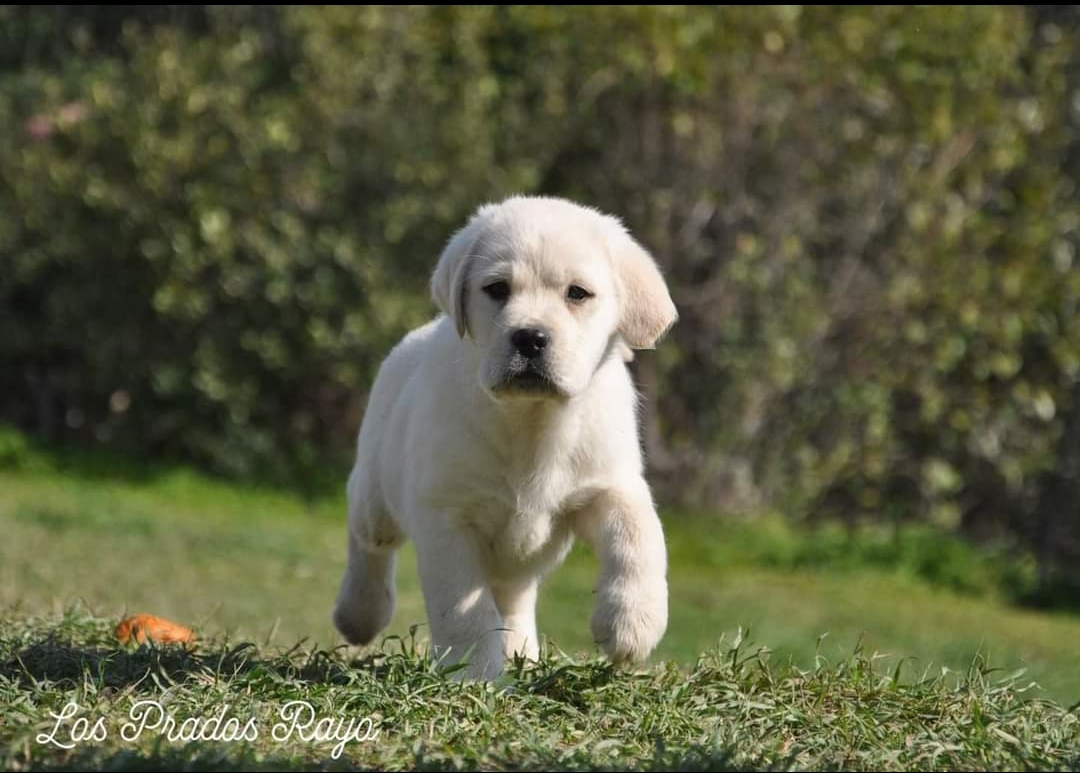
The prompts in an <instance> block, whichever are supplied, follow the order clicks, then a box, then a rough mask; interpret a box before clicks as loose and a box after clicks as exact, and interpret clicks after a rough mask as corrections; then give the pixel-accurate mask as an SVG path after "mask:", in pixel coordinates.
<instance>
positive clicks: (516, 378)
mask: <svg viewBox="0 0 1080 773" xmlns="http://www.w3.org/2000/svg"><path fill="white" fill-rule="evenodd" d="M492 391H493V392H495V393H496V394H498V395H507V396H510V395H533V396H536V397H561V396H563V395H564V390H563V389H562V388H561V387H560V386H559V385H558V384H557V383H556V382H555V380H554V379H552V378H551V376H550V375H548V372H547V369H546V368H545V367H544V366H543V365H542V364H540V363H539V362H537V361H536V360H526V359H525V358H523V357H520V356H517V355H515V356H514V357H512V358H511V360H510V362H509V363H508V365H507V368H506V371H505V372H504V374H503V378H502V380H501V381H500V382H499V383H498V384H496V385H495V387H494V388H493V389H492Z"/></svg>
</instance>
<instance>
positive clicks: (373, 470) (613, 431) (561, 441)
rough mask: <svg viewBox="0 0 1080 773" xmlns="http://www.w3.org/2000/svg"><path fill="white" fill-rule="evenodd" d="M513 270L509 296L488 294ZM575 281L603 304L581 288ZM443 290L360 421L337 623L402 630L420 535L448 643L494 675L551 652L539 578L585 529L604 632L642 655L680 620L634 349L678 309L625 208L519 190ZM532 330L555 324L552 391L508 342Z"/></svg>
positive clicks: (356, 629) (445, 272)
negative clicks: (629, 228) (541, 646)
mask: <svg viewBox="0 0 1080 773" xmlns="http://www.w3.org/2000/svg"><path fill="white" fill-rule="evenodd" d="M500 280H501V281H506V282H508V283H509V284H510V286H511V294H510V297H509V298H508V299H507V300H506V301H505V302H503V303H499V302H496V301H495V300H493V299H492V298H490V297H488V296H487V294H486V293H485V292H484V291H483V290H482V288H483V287H485V286H487V285H490V284H491V282H493V281H500ZM571 284H578V285H580V286H582V287H585V288H586V289H588V290H589V291H591V292H592V293H594V297H591V298H589V299H587V300H586V301H583V302H573V301H571V300H569V299H568V298H567V288H568V287H569V286H570V285H571ZM432 294H433V296H434V298H435V300H436V302H437V303H438V305H439V306H440V308H441V309H442V310H443V312H444V316H440V317H439V318H437V319H435V320H434V321H432V322H430V323H428V324H427V325H425V326H424V327H422V328H419V329H417V330H414V331H413V332H411V333H410V334H409V335H407V336H406V337H405V338H404V340H402V341H401V343H399V344H398V346H397V347H395V349H394V350H393V351H392V352H391V353H390V355H389V356H388V357H387V358H386V360H385V362H384V363H383V365H382V367H381V369H380V371H379V374H378V376H377V378H376V380H375V384H374V387H373V389H372V392H371V396H370V400H369V403H368V408H367V411H366V413H365V416H364V421H363V426H362V427H361V429H360V435H359V439H358V443H357V456H356V464H355V466H354V468H353V470H352V473H351V475H350V477H349V483H348V500H349V550H348V568H347V570H346V572H345V576H344V578H343V580H342V585H341V591H340V593H339V596H338V599H337V606H336V609H335V612H334V621H335V624H336V625H337V627H338V629H339V630H340V631H341V632H342V634H343V635H344V636H345V638H346V639H347V640H348V641H349V642H351V643H354V644H363V643H367V642H370V641H371V640H372V639H373V638H374V637H375V636H376V634H378V633H379V631H381V630H382V629H383V628H384V627H385V626H386V625H387V624H388V623H389V621H390V617H391V615H392V613H393V607H394V554H395V551H396V550H397V548H399V547H400V546H401V544H402V543H403V541H404V540H405V539H406V538H409V539H411V540H413V542H414V543H415V546H416V550H417V557H418V563H419V570H420V579H421V585H422V587H423V592H424V597H425V602H426V605H427V612H428V621H429V624H430V627H431V637H432V644H433V645H434V648H435V654H436V655H437V656H439V657H443V658H448V659H450V660H452V661H453V660H459V659H461V658H467V659H468V662H469V666H468V669H467V671H466V674H467V675H468V676H474V677H491V676H494V675H497V674H498V673H500V672H501V670H502V668H503V665H504V662H505V659H506V658H507V657H511V656H513V655H514V654H522V655H525V656H526V657H529V658H535V657H537V655H538V639H537V632H536V622H535V604H536V593H537V586H538V584H539V582H540V580H541V578H542V577H543V576H544V574H545V573H546V572H548V571H549V570H550V569H552V568H553V567H554V566H556V565H557V564H558V563H559V562H561V561H562V559H563V558H564V557H565V555H566V553H567V551H568V550H569V548H570V545H571V543H572V541H573V539H574V537H575V536H578V537H581V538H582V539H584V540H586V541H587V542H588V543H589V544H590V545H591V546H592V547H593V549H594V550H595V551H596V553H597V555H598V557H599V559H600V563H601V571H600V577H599V582H598V585H597V597H596V608H595V611H594V613H593V616H592V632H593V636H594V638H595V640H596V641H597V642H598V643H599V644H600V645H601V646H602V647H603V649H604V651H605V652H606V653H607V654H608V655H609V657H611V659H612V660H613V661H615V662H619V663H622V662H635V661H639V660H642V659H643V658H645V657H647V656H648V655H649V653H650V652H651V651H652V650H653V648H654V647H655V646H656V644H657V642H658V641H659V640H660V638H661V636H662V635H663V633H664V630H665V627H666V625H667V579H666V572H667V559H666V550H665V546H664V535H663V531H662V529H661V526H660V520H659V519H658V517H657V515H656V510H655V507H654V505H653V501H652V497H651V494H650V491H649V488H648V485H647V484H646V482H645V479H644V477H643V465H642V458H641V451H640V446H639V441H638V427H637V416H636V406H637V395H636V393H635V391H634V387H633V384H632V382H631V379H630V375H629V373H628V370H627V367H626V364H625V360H626V359H627V358H628V357H627V356H626V355H627V354H628V351H629V348H628V345H632V346H634V347H636V348H642V347H647V346H652V345H654V344H655V342H656V340H657V339H658V338H659V337H660V336H661V335H662V334H663V333H664V332H665V331H666V330H667V328H668V327H670V325H671V324H673V323H674V321H675V319H676V311H675V307H674V304H672V302H671V298H670V296H669V295H668V291H667V288H666V287H665V285H664V282H663V279H662V277H661V275H660V273H659V271H658V270H657V269H656V266H655V264H654V263H653V260H652V258H651V257H650V256H649V255H648V254H647V253H646V252H645V251H644V250H643V249H642V248H641V247H640V246H639V245H638V244H637V243H636V242H635V241H634V240H633V239H631V238H630V236H629V235H628V234H627V233H626V231H625V230H624V229H623V227H622V226H621V225H620V224H619V223H618V221H616V220H614V219H613V218H611V217H608V216H606V215H602V214H600V213H598V212H596V211H594V210H591V209H587V208H584V207H581V206H578V205H576V204H572V203H570V202H567V201H563V200H560V199H547V198H526V197H515V198H512V199H508V200H506V201H504V202H503V203H501V204H497V205H488V206H485V207H481V208H480V209H479V210H478V211H477V213H476V214H475V215H474V217H473V218H472V220H470V222H469V223H468V224H467V225H466V226H465V227H464V228H463V229H462V230H461V231H459V232H458V233H457V234H456V235H454V237H453V238H452V239H451V240H450V242H449V243H448V244H447V247H446V249H445V250H444V252H443V254H442V256H441V257H440V259H439V263H438V265H437V267H436V269H435V272H434V275H433V277H432ZM534 326H535V327H542V328H544V329H545V330H546V331H547V332H548V334H549V344H548V348H547V349H546V350H545V354H544V357H543V358H542V362H540V364H538V365H537V366H536V367H540V368H545V369H546V376H547V377H548V379H549V382H547V386H545V387H544V388H543V389H541V391H536V390H535V389H522V388H519V387H518V386H515V382H512V381H508V380H507V379H508V378H510V376H509V375H508V374H509V373H510V370H508V369H512V367H515V366H513V365H512V362H513V358H514V357H515V348H514V347H513V346H512V344H511V342H510V336H511V334H512V333H513V331H514V330H516V329H517V328H520V327H534ZM521 361H523V360H520V359H519V362H521ZM518 383H520V382H518Z"/></svg>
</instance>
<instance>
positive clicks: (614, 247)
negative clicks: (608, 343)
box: [609, 220, 679, 349]
mask: <svg viewBox="0 0 1080 773" xmlns="http://www.w3.org/2000/svg"><path fill="white" fill-rule="evenodd" d="M613 223H614V227H613V228H611V229H610V232H609V245H610V246H609V249H610V251H611V260H612V263H613V264H614V268H615V277H616V281H617V282H618V287H619V333H620V334H621V335H622V337H623V339H624V340H625V341H626V343H628V344H629V345H630V346H631V347H633V348H634V349H651V348H653V346H655V345H656V342H657V341H658V340H659V339H660V337H661V336H663V335H664V333H666V332H667V331H668V329H669V328H670V327H671V326H672V325H674V324H675V321H676V320H677V319H678V318H679V312H678V310H677V309H676V308H675V303H674V301H672V300H671V295H670V293H669V292H668V288H667V283H666V282H665V281H664V277H663V275H662V274H661V273H660V269H659V268H658V267H657V265H656V261H655V260H653V257H652V255H650V254H649V253H648V252H647V251H646V250H645V248H644V247H642V246H641V245H640V244H638V243H637V241H636V240H635V239H634V238H633V237H632V236H631V235H630V234H629V233H627V231H626V229H625V228H624V227H623V225H622V224H621V223H619V222H618V221H616V220H613Z"/></svg>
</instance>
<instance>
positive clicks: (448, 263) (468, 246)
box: [431, 206, 490, 338]
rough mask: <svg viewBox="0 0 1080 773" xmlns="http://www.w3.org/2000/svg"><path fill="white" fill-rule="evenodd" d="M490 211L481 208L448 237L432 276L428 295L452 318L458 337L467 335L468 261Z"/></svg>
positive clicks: (470, 259) (472, 255) (487, 208)
mask: <svg viewBox="0 0 1080 773" xmlns="http://www.w3.org/2000/svg"><path fill="white" fill-rule="evenodd" d="M489 213H490V209H489V207H486V206H485V207H481V208H480V209H479V210H478V211H477V212H476V214H475V215H473V216H472V218H471V219H470V220H469V222H468V223H467V224H466V225H465V226H464V227H463V228H462V229H461V230H459V231H458V232H457V233H456V234H454V235H453V236H452V237H451V238H450V241H449V242H447V244H446V247H445V248H444V249H443V251H442V255H440V256H439V262H438V263H437V264H436V266H435V273H433V274H432V275H431V297H432V298H433V299H434V301H435V304H436V305H437V306H438V307H439V309H440V310H441V311H442V312H443V313H444V314H446V316H448V317H449V318H450V319H451V320H453V322H454V327H456V328H457V334H458V336H460V337H461V338H464V337H465V336H467V335H468V334H469V321H468V319H467V318H466V317H467V315H466V313H465V290H466V283H465V282H466V280H467V279H468V277H469V264H470V263H471V262H472V258H473V257H474V251H475V249H476V246H477V243H478V242H479V240H480V235H481V231H482V229H483V225H484V222H485V221H486V220H487V215H488V214H489Z"/></svg>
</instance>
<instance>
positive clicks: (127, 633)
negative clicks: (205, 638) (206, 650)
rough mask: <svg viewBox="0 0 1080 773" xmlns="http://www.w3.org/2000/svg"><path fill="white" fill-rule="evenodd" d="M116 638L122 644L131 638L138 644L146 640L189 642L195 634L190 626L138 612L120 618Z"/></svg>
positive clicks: (170, 642) (163, 642)
mask: <svg viewBox="0 0 1080 773" xmlns="http://www.w3.org/2000/svg"><path fill="white" fill-rule="evenodd" d="M116 638H117V639H119V640H120V641H121V642H122V643H123V644H127V643H128V642H130V641H131V640H132V639H134V640H135V641H137V642H138V643H139V644H143V643H145V642H146V641H147V640H150V641H154V642H158V643H160V644H173V643H181V644H190V643H191V642H193V641H195V634H194V633H193V632H192V630H191V629H190V628H185V627H184V626H182V625H180V624H178V623H174V622H172V621H171V620H166V619H165V618H163V617H158V616H157V615H147V614H140V615H132V616H131V617H126V618H124V619H123V620H121V621H120V625H118V626H116Z"/></svg>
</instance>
